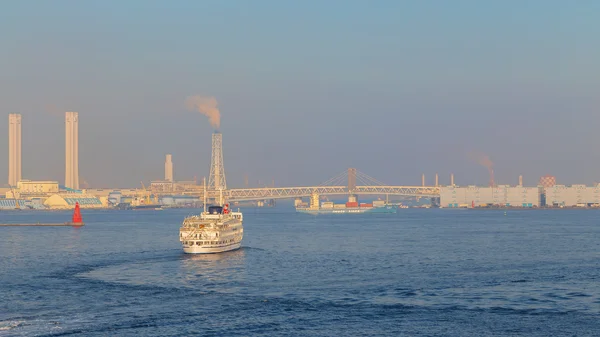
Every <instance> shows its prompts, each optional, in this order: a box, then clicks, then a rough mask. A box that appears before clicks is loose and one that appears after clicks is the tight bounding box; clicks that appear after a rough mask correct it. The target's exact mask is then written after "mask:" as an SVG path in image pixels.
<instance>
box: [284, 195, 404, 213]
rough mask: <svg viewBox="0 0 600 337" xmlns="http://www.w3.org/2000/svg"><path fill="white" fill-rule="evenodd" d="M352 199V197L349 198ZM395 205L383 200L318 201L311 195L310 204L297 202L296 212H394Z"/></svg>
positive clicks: (316, 197)
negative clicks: (363, 201)
mask: <svg viewBox="0 0 600 337" xmlns="http://www.w3.org/2000/svg"><path fill="white" fill-rule="evenodd" d="M351 199H354V198H351ZM396 211H397V207H394V206H392V205H389V204H386V202H385V201H383V200H375V201H373V202H372V203H358V202H357V201H355V200H352V201H348V202H347V203H345V204H335V203H333V202H331V201H326V202H323V203H319V197H318V196H311V202H310V205H306V204H299V205H297V206H296V212H299V213H308V214H315V215H316V214H360V213H396Z"/></svg>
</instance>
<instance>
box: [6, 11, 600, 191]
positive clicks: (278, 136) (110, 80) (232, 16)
mask: <svg viewBox="0 0 600 337" xmlns="http://www.w3.org/2000/svg"><path fill="white" fill-rule="evenodd" d="M598 13H600V3H599V2H597V1H577V2H565V1H496V2H494V3H492V2H483V1H412V2H408V1H170V2H169V1H133V0H131V1H102V2H100V1H96V2H91V1H85V2H84V1H13V2H7V3H5V4H3V9H2V11H1V12H0V46H1V48H0V50H1V51H0V70H1V73H2V76H1V80H0V107H1V110H3V111H5V112H6V114H8V113H10V112H20V113H21V114H22V115H23V176H24V178H30V179H55V180H60V181H63V180H64V126H63V123H64V112H65V111H78V112H79V114H80V176H81V178H82V180H85V181H87V182H89V183H90V184H91V185H93V186H105V187H108V186H111V187H112V186H123V187H125V186H139V185H140V184H139V181H140V180H144V181H145V182H148V181H150V180H153V179H161V178H162V176H163V163H164V154H166V153H172V154H173V161H174V164H175V170H174V171H175V178H176V179H180V180H186V179H191V178H193V176H195V175H196V176H198V177H199V178H200V177H202V176H204V175H208V168H209V160H210V137H211V132H212V130H211V127H210V124H209V123H208V120H207V118H206V117H205V116H203V115H201V114H200V113H194V112H190V111H187V110H186V109H185V107H184V101H185V98H186V97H187V96H190V95H206V96H214V97H216V98H217V99H218V101H219V108H220V110H221V115H222V127H221V130H222V132H223V142H224V147H225V154H224V156H225V167H226V173H227V175H228V183H229V185H230V186H241V185H242V184H243V181H244V175H245V174H247V175H248V177H249V180H250V184H251V185H256V184H257V182H258V181H259V180H260V181H261V182H262V183H265V182H267V181H268V182H270V181H271V180H273V179H274V180H275V182H276V184H277V185H287V186H290V185H310V184H316V183H319V182H322V181H325V180H327V179H328V178H330V177H332V176H334V175H336V174H337V173H338V172H340V171H343V170H345V169H346V168H348V167H356V168H358V169H359V170H360V171H363V172H366V173H367V174H369V175H371V176H374V177H376V178H378V179H379V180H381V181H384V182H386V183H389V184H403V185H411V184H419V183H420V176H421V173H425V174H426V175H427V177H428V178H432V177H433V174H435V173H436V172H437V173H439V174H440V181H441V182H442V183H447V180H448V177H449V174H450V172H453V173H454V174H455V177H456V182H457V183H459V184H472V183H477V184H485V183H486V182H487V171H486V169H485V168H483V167H481V166H478V165H477V164H476V163H474V162H473V161H471V160H469V157H468V156H467V154H468V153H469V152H471V151H480V152H483V153H485V154H487V155H489V156H490V158H491V159H492V160H493V161H494V163H495V173H496V177H497V178H496V180H497V181H498V182H500V183H511V184H515V183H516V182H517V176H518V175H519V174H522V175H524V177H525V178H524V179H525V184H527V185H531V184H534V183H535V182H536V181H537V179H538V178H539V176H541V175H544V174H554V175H556V176H557V177H558V180H559V183H560V182H562V183H567V184H571V183H588V184H591V183H592V182H594V181H600V151H598V149H597V144H600V135H599V133H598V132H596V129H597V125H600V114H599V113H598V112H599V111H600V109H599V108H600V104H599V103H600V98H599V96H598V90H599V89H600V70H599V69H600V67H599V66H600V64H599V63H600V45H599V44H598V43H597V40H598V38H597V37H598V36H599V34H600V20H598ZM2 123H4V125H5V129H6V128H7V126H6V123H7V118H6V119H5V120H4V121H3V122H2ZM0 142H2V143H4V145H2V144H0V157H2V158H7V152H8V151H7V147H8V145H7V142H8V140H7V139H1V140H0ZM7 166H8V165H7V164H5V165H1V166H0V175H4V176H6V175H7ZM429 181H432V179H429Z"/></svg>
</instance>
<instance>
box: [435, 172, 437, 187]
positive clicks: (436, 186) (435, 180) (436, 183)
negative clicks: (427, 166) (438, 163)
mask: <svg viewBox="0 0 600 337" xmlns="http://www.w3.org/2000/svg"><path fill="white" fill-rule="evenodd" d="M435 187H438V174H437V173H436V174H435Z"/></svg>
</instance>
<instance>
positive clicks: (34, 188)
mask: <svg viewBox="0 0 600 337" xmlns="http://www.w3.org/2000/svg"><path fill="white" fill-rule="evenodd" d="M58 190H59V188H58V181H38V180H21V181H19V182H18V183H17V191H18V192H19V194H20V195H23V194H48V193H58Z"/></svg>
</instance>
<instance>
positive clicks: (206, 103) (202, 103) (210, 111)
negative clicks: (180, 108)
mask: <svg viewBox="0 0 600 337" xmlns="http://www.w3.org/2000/svg"><path fill="white" fill-rule="evenodd" d="M217 104H218V102H217V99H216V98H214V97H212V96H211V97H205V96H200V95H194V96H189V97H188V98H186V99H185V107H186V108H187V109H188V110H192V111H198V112H200V113H201V114H203V115H205V116H207V117H208V120H209V122H210V125H211V126H212V127H213V128H215V129H217V130H218V129H219V128H220V127H221V113H219V108H217Z"/></svg>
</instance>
